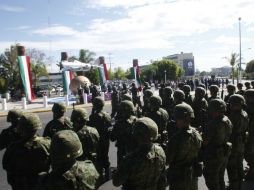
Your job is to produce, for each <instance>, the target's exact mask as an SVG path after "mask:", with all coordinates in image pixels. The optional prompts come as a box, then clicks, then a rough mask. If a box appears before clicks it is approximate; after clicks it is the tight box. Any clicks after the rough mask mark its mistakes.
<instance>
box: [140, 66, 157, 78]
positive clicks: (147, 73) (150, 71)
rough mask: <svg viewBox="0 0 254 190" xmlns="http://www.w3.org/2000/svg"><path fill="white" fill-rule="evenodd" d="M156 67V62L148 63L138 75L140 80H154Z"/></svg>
mask: <svg viewBox="0 0 254 190" xmlns="http://www.w3.org/2000/svg"><path fill="white" fill-rule="evenodd" d="M157 70H158V67H157V65H156V64H151V65H148V66H147V68H145V69H144V70H143V71H142V72H141V73H140V77H141V80H142V81H150V80H154V77H155V75H156V73H157Z"/></svg>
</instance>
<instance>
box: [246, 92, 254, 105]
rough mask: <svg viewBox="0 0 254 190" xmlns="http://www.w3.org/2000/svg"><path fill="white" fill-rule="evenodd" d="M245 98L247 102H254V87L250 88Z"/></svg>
mask: <svg viewBox="0 0 254 190" xmlns="http://www.w3.org/2000/svg"><path fill="white" fill-rule="evenodd" d="M244 97H245V100H246V102H247V104H249V103H254V98H253V97H254V89H248V90H246V91H245V93H244Z"/></svg>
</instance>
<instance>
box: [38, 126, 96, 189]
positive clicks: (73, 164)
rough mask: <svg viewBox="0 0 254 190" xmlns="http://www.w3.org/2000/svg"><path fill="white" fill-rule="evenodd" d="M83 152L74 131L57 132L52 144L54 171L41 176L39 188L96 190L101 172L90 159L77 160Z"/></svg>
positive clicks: (51, 155)
mask: <svg viewBox="0 0 254 190" xmlns="http://www.w3.org/2000/svg"><path fill="white" fill-rule="evenodd" d="M82 153H83V149H82V145H81V142H80V140H79V138H78V136H77V134H76V133H75V132H74V131H70V130H62V131H59V132H57V133H56V134H55V135H54V137H53V139H52V143H51V145H50V157H51V165H52V171H51V172H50V173H49V174H46V175H45V176H43V177H41V180H40V183H39V184H38V187H37V190H60V189H61V190H95V189H97V184H98V178H99V174H98V172H97V171H96V169H95V167H94V165H93V163H92V162H91V161H89V160H86V161H76V158H78V157H80V156H81V155H82Z"/></svg>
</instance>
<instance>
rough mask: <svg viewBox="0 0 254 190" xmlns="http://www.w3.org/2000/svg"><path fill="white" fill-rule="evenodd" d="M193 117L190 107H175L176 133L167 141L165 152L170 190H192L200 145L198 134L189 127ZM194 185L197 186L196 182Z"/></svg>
mask: <svg viewBox="0 0 254 190" xmlns="http://www.w3.org/2000/svg"><path fill="white" fill-rule="evenodd" d="M193 117H194V113H193V110H192V108H191V107H190V105H188V104H178V105H176V106H175V109H174V118H175V120H176V127H177V128H178V131H177V132H176V133H175V134H174V135H173V136H172V138H171V139H170V140H169V142H168V146H167V151H166V155H167V163H168V165H169V168H168V173H167V176H168V183H169V188H170V190H191V189H192V188H193V184H194V182H193V180H194V179H193V177H192V176H193V166H194V164H196V163H198V153H199V150H200V148H201V144H202V138H201V136H200V134H199V133H198V131H196V130H195V129H194V128H192V127H191V126H190V122H191V118H193ZM196 180H197V179H196ZM195 183H196V185H197V181H196V182H195Z"/></svg>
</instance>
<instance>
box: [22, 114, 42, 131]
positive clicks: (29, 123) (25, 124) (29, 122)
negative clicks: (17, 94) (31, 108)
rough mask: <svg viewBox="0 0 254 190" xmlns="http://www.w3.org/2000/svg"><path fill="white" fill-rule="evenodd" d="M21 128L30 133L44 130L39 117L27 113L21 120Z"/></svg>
mask: <svg viewBox="0 0 254 190" xmlns="http://www.w3.org/2000/svg"><path fill="white" fill-rule="evenodd" d="M19 126H20V128H22V129H24V130H29V131H36V130H38V129H41V128H42V124H41V121H40V118H39V116H38V115H36V114H34V113H25V114H23V115H22V116H21V117H20V120H19Z"/></svg>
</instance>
